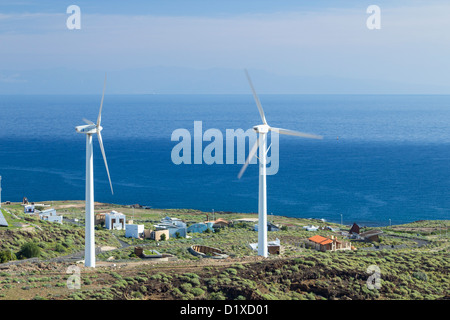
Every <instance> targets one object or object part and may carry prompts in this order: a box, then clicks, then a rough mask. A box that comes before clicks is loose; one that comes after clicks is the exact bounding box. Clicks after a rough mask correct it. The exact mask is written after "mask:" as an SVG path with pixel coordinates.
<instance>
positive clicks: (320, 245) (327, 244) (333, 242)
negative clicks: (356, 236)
mask: <svg viewBox="0 0 450 320" xmlns="http://www.w3.org/2000/svg"><path fill="white" fill-rule="evenodd" d="M308 240H309V243H310V245H311V246H312V247H314V249H316V250H320V251H327V250H330V251H335V250H351V244H350V242H344V241H340V240H338V239H336V238H335V237H334V236H331V239H330V238H326V237H322V236H319V235H315V236H312V237H311V238H309V239H308Z"/></svg>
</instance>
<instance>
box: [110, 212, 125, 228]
mask: <svg viewBox="0 0 450 320" xmlns="http://www.w3.org/2000/svg"><path fill="white" fill-rule="evenodd" d="M125 218H126V217H125V215H124V214H123V213H120V212H117V211H114V210H113V211H111V212H110V213H107V214H105V228H106V229H108V230H113V229H114V230H124V229H125Z"/></svg>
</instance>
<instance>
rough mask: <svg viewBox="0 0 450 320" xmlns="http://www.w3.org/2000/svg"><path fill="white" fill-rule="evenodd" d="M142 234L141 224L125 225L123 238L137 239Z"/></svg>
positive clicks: (142, 226)
mask: <svg viewBox="0 0 450 320" xmlns="http://www.w3.org/2000/svg"><path fill="white" fill-rule="evenodd" d="M143 233H144V225H143V224H126V225H125V237H126V238H136V239H139V238H141V237H142V235H143Z"/></svg>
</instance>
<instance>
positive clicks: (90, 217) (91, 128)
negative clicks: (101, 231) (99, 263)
mask: <svg viewBox="0 0 450 320" xmlns="http://www.w3.org/2000/svg"><path fill="white" fill-rule="evenodd" d="M105 86H106V74H105V82H104V84H103V94H102V101H101V103H100V111H99V113H98V118H97V123H96V124H95V123H93V122H92V121H89V120H87V119H84V118H83V121H84V122H86V123H87V124H86V125H83V126H78V127H75V130H76V131H77V132H78V133H84V134H85V135H86V219H85V221H86V222H85V228H86V231H85V248H84V265H85V266H86V267H93V268H95V234H94V166H93V149H92V135H93V134H97V137H98V142H99V144H100V149H101V151H102V154H103V160H104V161H105V167H106V173H107V174H108V179H109V185H110V187H111V193H112V194H114V191H113V187H112V183H111V177H110V176H109V169H108V163H107V161H106V155H105V149H104V148H103V140H102V135H101V133H100V132H101V131H102V130H103V127H102V126H100V123H101V121H102V107H103V98H104V97H105Z"/></svg>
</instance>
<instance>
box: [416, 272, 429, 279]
mask: <svg viewBox="0 0 450 320" xmlns="http://www.w3.org/2000/svg"><path fill="white" fill-rule="evenodd" d="M412 276H413V277H414V278H416V279H417V280H422V281H428V277H427V274H426V273H425V272H422V271H417V272H414V273H413V274H412Z"/></svg>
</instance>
